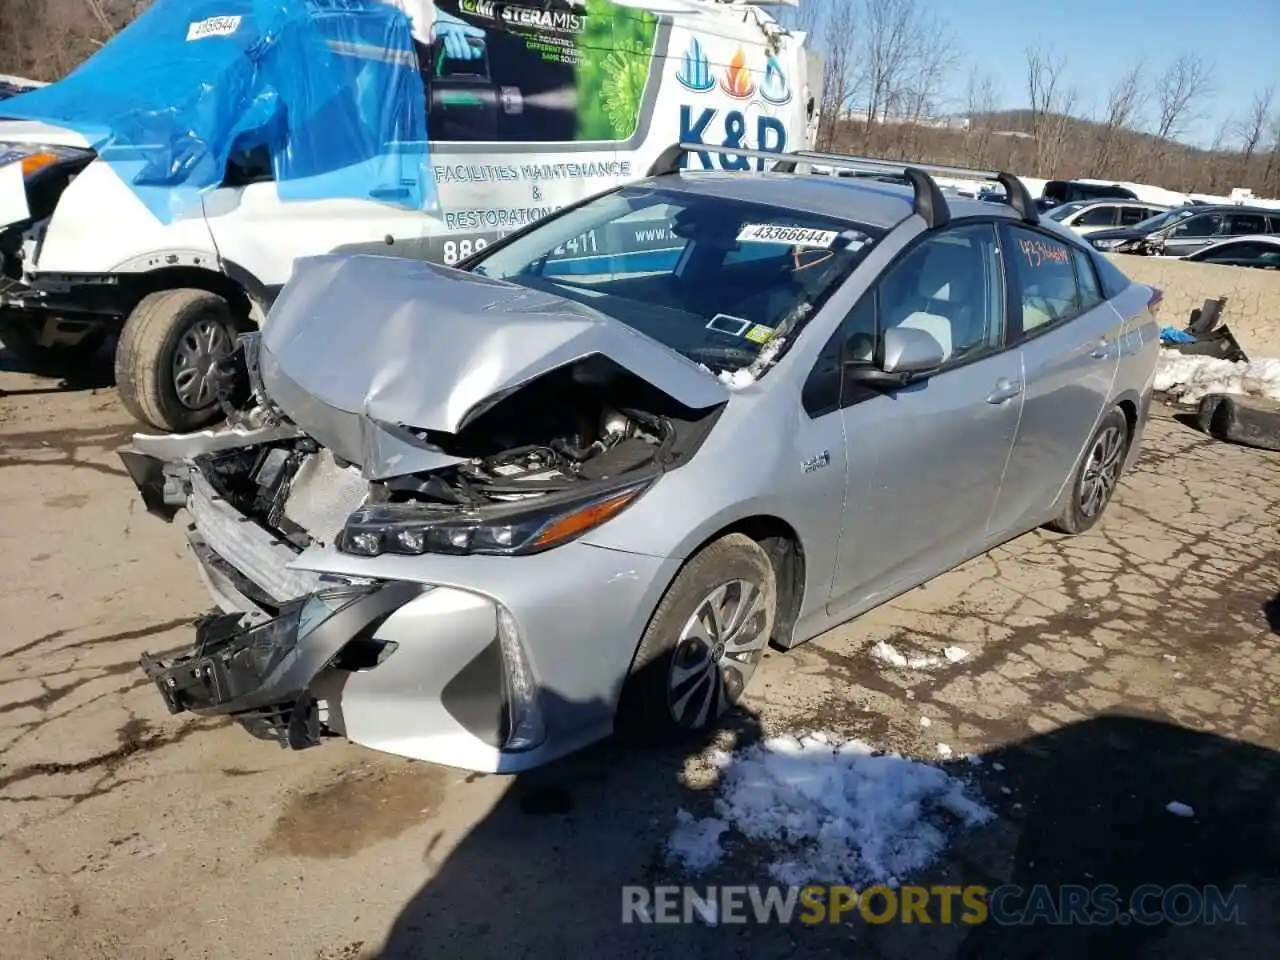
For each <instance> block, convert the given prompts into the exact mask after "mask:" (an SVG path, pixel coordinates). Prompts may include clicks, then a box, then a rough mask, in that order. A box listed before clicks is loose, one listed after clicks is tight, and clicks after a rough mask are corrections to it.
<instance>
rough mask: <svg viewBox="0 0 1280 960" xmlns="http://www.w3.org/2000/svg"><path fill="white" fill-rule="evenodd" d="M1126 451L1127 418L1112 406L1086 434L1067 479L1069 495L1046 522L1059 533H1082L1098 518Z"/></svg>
mask: <svg viewBox="0 0 1280 960" xmlns="http://www.w3.org/2000/svg"><path fill="white" fill-rule="evenodd" d="M1128 453H1129V421H1128V420H1126V419H1125V415H1124V413H1123V412H1122V411H1121V410H1119V409H1113V410H1112V411H1111V412H1110V413H1108V414H1107V415H1106V416H1105V417H1103V418H1102V423H1100V424H1098V429H1097V430H1095V431H1094V433H1093V436H1092V437H1090V438H1089V445H1088V446H1087V447H1085V454H1084V457H1083V458H1081V460H1080V466H1078V467H1076V475H1075V477H1074V478H1073V479H1072V482H1071V497H1070V499H1069V500H1068V501H1067V505H1066V506H1065V507H1063V508H1062V513H1061V515H1059V516H1058V518H1057V519H1056V520H1054V521H1053V522H1051V523H1050V524H1049V529H1051V530H1057V531H1058V532H1059V533H1084V532H1085V531H1086V530H1089V529H1090V528H1092V527H1093V525H1094V524H1096V523H1097V522H1098V521H1099V520H1100V519H1102V512H1103V511H1104V510H1106V509H1107V504H1109V503H1110V502H1111V497H1112V495H1113V494H1114V493H1115V490H1116V486H1117V484H1119V482H1120V474H1121V473H1122V472H1123V471H1124V462H1125V458H1126V457H1127V456H1128Z"/></svg>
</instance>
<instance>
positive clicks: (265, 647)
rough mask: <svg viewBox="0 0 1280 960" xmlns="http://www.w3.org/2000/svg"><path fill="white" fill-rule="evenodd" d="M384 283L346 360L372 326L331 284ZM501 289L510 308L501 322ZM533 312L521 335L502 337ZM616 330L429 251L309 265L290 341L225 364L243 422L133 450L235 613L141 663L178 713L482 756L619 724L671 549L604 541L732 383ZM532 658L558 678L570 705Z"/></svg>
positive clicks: (438, 754) (134, 461)
mask: <svg viewBox="0 0 1280 960" xmlns="http://www.w3.org/2000/svg"><path fill="white" fill-rule="evenodd" d="M397 276H398V277H400V281H399V282H400V283H401V286H402V290H401V292H400V293H399V294H397V293H394V292H393V288H394V287H395V285H396V283H397V281H396V279H395V278H396V277H397ZM446 282H448V283H450V284H451V289H450V297H451V300H452V302H453V303H454V308H453V311H452V314H453V315H455V316H456V318H457V319H456V322H457V327H456V328H455V331H454V332H455V333H458V335H457V336H452V337H451V336H448V335H447V334H446V335H444V336H441V333H440V327H441V325H442V324H443V325H445V326H446V327H447V326H448V324H449V322H450V321H449V320H448V319H447V317H446V315H448V314H450V311H449V310H447V309H444V308H441V307H439V306H438V305H437V306H435V307H432V308H431V312H432V314H433V323H432V328H433V329H434V330H435V334H434V337H436V338H439V346H437V347H435V348H434V349H433V350H431V351H430V352H432V353H434V354H435V355H436V356H437V358H438V360H439V365H436V364H432V366H431V368H430V369H422V370H418V369H415V368H414V367H413V366H412V365H407V364H406V363H405V358H413V357H418V356H425V355H428V348H427V347H426V345H423V346H422V348H421V349H419V348H418V347H417V346H416V345H415V344H414V343H413V342H412V339H413V337H414V336H415V334H414V331H415V330H417V329H421V328H422V323H421V320H422V313H423V311H424V310H426V309H427V308H425V307H424V304H425V303H429V302H432V300H431V298H430V297H428V298H425V299H423V298H420V297H418V296H417V293H418V288H419V286H420V285H424V284H425V285H426V287H427V288H428V289H430V287H431V286H432V284H441V283H446ZM371 286H372V287H373V288H374V289H379V290H381V291H383V295H382V297H381V298H380V299H382V300H383V303H382V307H384V308H386V309H387V311H388V312H387V316H388V317H389V321H388V324H387V326H386V329H387V331H388V332H387V334H386V335H385V336H383V337H379V338H376V340H374V341H373V342H370V341H369V338H368V334H367V331H366V333H365V334H364V336H365V338H366V340H365V342H364V343H363V344H357V343H356V342H355V341H354V340H352V341H351V342H350V343H349V344H348V345H347V347H349V349H344V346H343V344H342V343H340V342H338V343H335V340H339V341H340V340H341V338H342V337H344V336H352V334H351V333H350V332H349V331H351V330H352V328H353V327H357V326H358V325H353V324H349V323H347V322H346V317H345V315H343V314H342V312H341V311H337V312H333V311H326V312H325V315H326V316H333V317H335V319H334V320H333V321H330V322H328V323H326V322H324V321H322V320H320V319H319V314H317V312H316V303H315V301H314V300H313V299H312V298H313V297H315V296H319V295H324V296H325V297H326V298H328V299H329V301H330V302H331V303H332V302H348V303H357V302H360V300H362V299H363V298H364V296H365V295H364V294H363V293H361V291H367V290H369V289H370V287H371ZM469 293H474V294H475V295H476V296H480V297H482V298H483V302H480V301H476V302H474V303H469V302H468V294H469ZM495 298H496V299H497V300H502V299H506V300H508V301H509V302H508V303H507V304H506V308H505V309H503V310H501V311H495V312H496V314H497V315H496V316H495V317H493V318H492V319H491V320H486V318H485V317H484V316H483V312H482V308H483V307H484V306H485V305H488V306H490V307H492V306H493V305H494V303H495ZM392 299H394V300H395V301H396V304H398V305H394V304H392V302H391V300H392ZM437 304H438V301H437ZM477 313H480V316H479V317H477V316H476V314H477ZM513 313H516V314H521V315H523V316H524V318H525V322H526V324H527V325H528V326H529V328H530V329H529V330H527V331H523V337H522V339H521V343H522V344H524V346H520V345H514V346H513V345H511V344H510V343H505V342H504V341H505V340H506V339H507V338H509V337H510V333H509V332H508V328H507V323H509V322H510V320H511V316H512V314H513ZM397 317H398V318H399V327H398V328H397V319H396V318H397ZM503 318H505V319H503ZM295 321H296V322H297V326H296V327H295V326H294V323H295ZM304 321H305V322H304ZM486 322H488V323H490V328H489V332H488V333H487V334H486V333H484V332H483V329H481V330H477V328H478V327H479V328H483V327H484V325H485V323H486ZM463 324H466V325H468V328H469V329H468V331H467V333H468V335H467V336H462V335H461V333H460V331H461V329H462V325H463ZM534 327H536V328H537V329H536V334H535V332H534V331H533V329H532V328H534ZM534 335H536V337H537V339H536V340H530V339H527V338H529V337H530V336H534ZM618 335H619V334H618V331H616V330H614V329H613V328H612V327H611V326H610V325H607V324H605V325H602V324H600V323H599V321H598V320H597V319H596V318H594V317H592V316H591V315H590V314H589V312H587V311H581V310H576V309H572V308H568V307H566V306H565V305H564V304H563V303H561V302H559V301H557V300H555V298H550V297H546V296H543V295H540V294H536V293H531V292H530V291H525V290H520V289H518V288H509V285H495V284H493V283H492V282H487V281H484V280H482V279H481V278H479V277H476V278H474V279H473V280H471V281H470V282H469V283H468V284H466V285H465V286H464V285H461V284H459V283H458V281H457V279H456V278H445V277H443V276H442V274H441V272H440V271H439V270H438V268H434V267H431V266H429V265H425V264H409V263H408V262H406V261H395V260H391V259H382V258H360V257H357V258H316V259H315V260H314V261H310V262H306V261H304V262H301V263H300V264H299V267H298V274H297V275H296V276H295V280H294V282H293V284H292V285H291V287H290V288H289V289H288V290H287V291H286V294H285V296H284V297H283V298H282V301H281V303H280V305H279V306H278V308H277V311H276V312H275V313H273V315H272V322H271V324H269V325H268V327H267V329H266V331H265V332H264V333H262V334H256V333H255V334H248V335H245V336H244V337H242V338H241V341H240V345H239V349H238V350H237V351H236V353H235V354H234V355H233V356H232V357H231V358H230V360H229V361H228V362H227V363H226V364H224V368H223V371H222V373H223V382H224V387H223V391H222V392H223V400H224V403H225V405H226V406H227V409H228V413H229V414H230V416H229V419H228V423H227V424H226V426H224V427H223V428H220V429H218V430H216V431H205V432H202V433H196V434H188V435H171V436H147V435H141V434H140V435H137V436H135V438H134V441H133V443H132V445H131V446H130V447H129V448H126V449H124V450H122V451H121V453H120V456H121V458H122V460H123V461H124V463H125V465H126V467H127V469H128V471H129V474H130V476H131V477H132V479H133V480H134V482H135V484H136V486H137V487H138V490H139V492H140V495H141V497H142V500H143V502H144V504H145V505H146V507H147V509H148V510H149V511H150V512H151V513H153V514H155V515H157V516H160V517H162V518H164V519H166V520H172V519H173V518H174V517H175V516H176V515H177V514H178V512H179V511H182V510H185V511H186V512H187V514H188V515H189V517H190V520H191V522H190V524H189V527H188V530H187V540H188V544H189V546H190V549H191V552H192V554H193V556H194V557H195V558H196V560H197V565H198V569H199V571H200V573H201V576H202V579H203V580H204V582H205V584H206V586H207V587H208V589H209V592H210V594H211V595H212V596H213V598H214V599H215V602H216V603H217V606H218V608H219V611H220V612H219V613H218V614H215V615H212V616H209V617H206V618H205V619H204V620H202V621H201V622H200V624H199V625H198V627H197V637H196V645H195V648H194V649H193V650H192V651H191V652H190V653H188V654H187V655H185V656H182V657H179V658H177V659H176V660H169V661H160V660H157V659H155V658H152V657H149V656H148V657H144V659H143V662H142V666H143V669H144V671H145V673H146V674H147V676H148V677H149V678H151V679H152V680H153V681H154V682H155V683H156V685H157V687H158V688H159V690H160V692H161V694H162V696H163V697H164V699H165V702H166V704H167V706H168V707H169V709H170V710H171V711H174V712H182V711H192V712H194V713H197V714H201V715H225V716H230V717H232V718H233V719H235V720H236V721H237V722H239V723H240V724H241V725H242V726H244V727H245V728H246V729H247V730H248V731H249V732H250V733H252V734H254V735H255V736H257V737H260V738H263V739H268V740H274V741H276V742H278V743H280V744H281V745H283V746H287V747H291V748H294V749H300V748H304V747H308V746H313V745H315V744H317V743H319V742H320V741H321V739H322V737H324V736H326V735H340V736H345V737H347V738H349V739H352V740H354V741H356V742H359V743H363V744H365V745H368V746H371V747H375V748H378V749H384V750H388V751H390V752H395V753H400V754H403V755H406V756H412V757H417V758H421V759H429V760H433V761H438V762H443V763H451V764H454V765H458V766H463V767H468V768H475V769H486V770H503V769H520V768H523V767H525V766H529V765H535V764H538V763H541V762H544V760H545V759H548V758H549V755H550V754H551V753H554V754H556V755H558V754H560V753H563V752H566V751H567V750H571V749H576V748H577V747H578V746H581V745H583V744H585V743H586V742H589V741H590V740H593V739H598V738H599V737H600V736H603V735H607V733H608V727H609V723H610V718H611V713H612V700H613V699H614V693H615V691H613V690H612V689H611V688H613V687H615V686H616V680H617V678H619V677H621V676H622V675H624V674H625V672H626V669H627V659H628V658H629V656H630V653H631V649H632V648H633V647H634V638H635V637H636V636H638V635H639V632H640V631H641V630H643V626H644V623H643V617H642V613H641V612H642V611H644V610H645V609H646V608H649V607H651V606H652V603H653V601H654V596H653V592H654V590H655V589H658V588H659V587H660V585H661V584H663V583H664V582H665V581H666V580H667V579H669V577H670V574H671V573H672V572H673V567H672V565H673V563H675V561H672V560H670V559H664V558H656V557H643V556H638V555H632V554H628V553H624V552H621V551H617V550H610V549H607V548H602V547H597V546H593V545H590V544H587V543H584V542H582V541H581V540H580V538H581V537H582V535H583V534H585V533H587V532H589V531H590V530H592V529H594V528H596V527H598V526H599V525H601V524H602V523H604V522H606V521H607V520H608V519H609V518H611V517H613V516H615V515H616V514H618V513H620V512H621V511H623V510H625V509H627V508H628V507H629V506H631V505H632V504H633V503H635V502H636V501H637V500H639V499H640V498H641V497H643V496H644V494H645V493H646V492H647V491H648V490H649V489H650V488H651V487H652V486H653V484H654V483H655V482H656V481H657V480H658V479H659V477H661V476H662V475H663V473H664V471H666V470H668V469H670V468H672V467H673V466H676V465H678V464H679V463H680V462H681V461H682V460H683V459H685V458H687V457H688V456H689V455H690V454H691V453H692V452H693V450H694V449H696V447H697V446H698V444H699V443H700V442H701V441H702V439H703V438H705V436H706V434H707V432H708V430H709V429H710V427H711V425H712V424H713V423H714V422H715V419H716V417H717V416H718V413H719V411H720V409H721V408H722V406H723V403H724V400H725V399H726V398H727V392H726V390H725V388H724V386H723V385H721V384H720V383H718V382H717V381H716V380H715V379H714V378H713V377H711V376H709V375H707V374H706V373H705V372H703V371H700V370H698V369H697V368H696V367H695V366H693V365H692V364H688V363H687V362H686V361H683V360H681V359H680V358H678V357H676V356H675V355H673V354H669V353H667V352H666V351H664V350H663V349H661V348H659V347H657V345H653V347H651V348H648V349H647V350H646V349H645V348H644V347H642V348H641V349H636V344H635V343H633V342H630V339H631V335H629V334H622V336H624V337H626V338H627V339H628V343H627V344H626V346H625V348H620V347H618V346H611V345H610V344H609V343H608V340H609V338H611V337H616V336H618ZM530 344H532V345H530ZM557 344H559V345H560V346H559V347H557ZM335 348H336V349H335ZM611 353H612V354H615V355H619V354H624V355H626V356H627V357H628V362H629V363H630V364H631V365H632V366H633V367H636V368H638V369H640V370H642V371H645V372H647V373H648V374H649V375H650V376H651V377H652V378H653V379H656V380H659V381H660V382H664V383H665V384H666V385H667V386H668V390H669V391H670V392H676V393H680V394H681V395H682V398H683V400H685V401H689V403H682V402H681V400H680V399H676V398H675V397H673V396H670V395H669V394H668V393H666V392H663V391H659V390H656V389H654V388H653V387H652V386H651V385H650V384H649V383H648V382H647V381H645V380H644V379H642V378H641V377H640V376H638V375H637V374H636V373H634V372H632V371H631V370H628V369H626V368H625V367H623V366H622V365H621V364H619V363H618V362H616V361H615V360H613V359H611V357H610V356H609V354H611ZM681 366H683V367H684V368H685V369H681ZM664 368H668V369H665V370H664ZM442 370H453V371H457V372H458V374H460V375H452V376H442V375H441V373H440V371H442ZM672 370H674V371H675V373H674V374H673V373H672V372H671V371H672ZM300 371H306V373H305V374H303V373H301V372H300ZM304 379H305V382H306V385H305V386H303V385H302V383H300V382H299V381H301V380H304ZM278 398H285V399H284V400H283V403H282V402H281V401H280V400H278ZM285 404H287V409H288V411H289V413H288V415H286V414H285V413H284V409H285V406H284V405H285ZM689 404H693V406H691V405H689ZM423 423H426V424H430V425H431V427H430V428H425V429H424V428H422V427H419V426H417V424H423ZM409 424H414V426H410V425H409ZM517 558H518V562H519V564H520V566H519V569H518V571H516V570H514V569H513V567H512V566H511V564H512V561H513V560H517ZM513 572H516V573H518V576H516V577H513V576H512V573H513ZM619 610H620V611H622V615H621V616H614V615H612V614H611V613H610V612H611V611H613V612H616V611H619ZM611 634H616V635H617V637H616V639H613V638H611V637H610V635H611ZM602 635H603V636H602ZM530 637H534V638H535V639H534V640H533V641H532V642H533V643H534V644H535V645H536V646H537V647H538V649H537V650H536V651H531V650H530V642H531V641H530ZM623 637H628V640H627V641H626V642H619V641H621V640H622V638H623ZM535 661H536V662H535ZM535 672H538V673H541V674H542V675H543V676H544V677H545V676H550V675H554V676H555V677H556V680H557V682H556V684H554V687H555V688H556V690H557V691H559V692H558V694H557V695H555V696H553V697H551V702H547V700H548V695H547V694H546V693H545V692H543V693H539V690H540V689H541V690H544V691H545V689H546V687H547V685H546V684H545V683H542V684H540V683H539V682H538V681H537V678H536V677H535ZM570 718H572V719H570ZM548 723H551V724H553V725H555V726H557V727H558V728H559V730H560V735H559V736H557V737H556V738H555V739H554V743H551V744H548V740H547V726H548Z"/></svg>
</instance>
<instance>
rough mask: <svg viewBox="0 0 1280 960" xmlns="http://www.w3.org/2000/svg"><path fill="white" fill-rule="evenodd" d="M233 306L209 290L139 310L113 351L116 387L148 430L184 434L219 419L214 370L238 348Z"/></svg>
mask: <svg viewBox="0 0 1280 960" xmlns="http://www.w3.org/2000/svg"><path fill="white" fill-rule="evenodd" d="M235 338H236V324H235V321H234V319H233V317H232V313H231V306H230V304H228V303H227V301H226V300H225V299H224V298H222V297H220V296H218V295H217V294H216V293H209V292H208V291H207V290H195V289H183V290H163V291H161V292H159V293H153V294H150V295H148V296H146V297H144V298H143V299H142V301H141V302H140V303H139V304H138V305H137V306H136V307H135V308H134V310H133V313H131V314H130V315H129V319H128V321H127V322H126V323H125V325H124V330H123V331H122V332H121V334H120V343H119V345H118V346H117V347H116V386H117V387H118V389H119V391H120V400H121V402H122V403H123V404H124V406H125V409H126V410H128V411H129V413H131V414H132V415H133V416H134V417H135V418H137V419H138V420H141V421H142V422H143V423H148V424H150V425H151V426H153V427H156V428H157V429H159V430H165V431H168V432H170V433H186V432H187V431H190V430H196V429H199V428H200V427H204V426H208V425H209V424H211V423H214V422H215V421H217V420H219V419H221V417H222V408H221V405H220V404H219V403H218V376H217V370H216V367H217V365H218V362H219V361H220V360H222V359H223V358H224V357H227V356H230V355H231V353H232V351H233V350H234V348H235Z"/></svg>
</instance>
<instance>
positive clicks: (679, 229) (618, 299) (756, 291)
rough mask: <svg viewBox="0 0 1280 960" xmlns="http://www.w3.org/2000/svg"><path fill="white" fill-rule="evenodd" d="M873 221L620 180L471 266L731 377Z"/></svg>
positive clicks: (757, 356) (796, 322)
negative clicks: (574, 304) (597, 315)
mask: <svg viewBox="0 0 1280 960" xmlns="http://www.w3.org/2000/svg"><path fill="white" fill-rule="evenodd" d="M880 235H881V231H879V230H876V229H874V228H872V227H868V226H865V225H862V224H853V223H850V222H848V221H845V220H837V219H833V218H830V217H825V216H820V215H817V214H809V213H799V212H796V211H793V210H784V209H782V208H780V207H773V206H767V205H763V204H756V203H748V202H745V201H742V200H736V199H730V198H726V197H715V196H703V195H699V194H693V193H685V192H682V191H678V190H654V189H652V188H649V187H625V188H623V189H621V190H618V191H616V192H614V193H611V194H608V195H606V196H604V197H600V198H598V199H595V200H592V201H590V202H588V203H587V204H585V205H583V206H581V207H579V208H577V209H576V210H572V211H570V212H568V213H565V214H563V215H561V216H557V217H552V218H550V219H548V220H547V221H545V222H544V223H543V224H541V225H540V226H538V227H535V228H534V229H533V230H531V231H530V232H529V233H527V234H525V235H524V236H521V237H518V238H516V239H515V240H512V241H511V242H510V243H508V244H506V245H504V246H501V247H499V248H498V249H496V250H494V251H492V252H491V253H489V254H487V255H486V256H484V257H483V259H482V260H481V261H480V262H479V263H478V264H476V265H474V266H473V267H472V269H473V270H474V272H476V273H478V274H481V275H483V276H487V277H494V278H497V279H502V280H507V281H510V282H512V283H517V284H520V285H522V286H527V287H531V288H535V289H540V290H550V291H552V292H554V293H557V294H559V295H560V296H564V297H568V298H570V299H573V300H576V301H578V302H580V303H583V304H586V305H587V306H589V307H592V308H593V309H595V310H598V311H600V312H601V313H604V314H607V315H608V316H610V317H612V318H614V319H615V320H618V321H621V322H622V323H625V324H626V325H627V326H629V327H632V328H633V329H635V330H638V331H640V332H641V333H644V334H646V335H647V336H649V337H652V338H653V339H655V340H657V341H659V342H660V343H663V344H665V345H666V346H668V347H670V348H671V349H673V350H676V351H678V352H679V353H681V354H683V355H684V356H686V357H688V358H689V359H691V360H693V361H694V362H696V363H700V364H702V365H703V366H705V367H707V369H709V370H711V371H713V372H715V373H718V374H722V375H724V376H723V378H724V379H728V380H731V381H733V382H737V381H739V380H740V379H741V378H737V377H734V376H733V374H735V373H736V372H738V371H747V372H748V374H749V376H748V379H753V378H754V377H755V376H757V375H759V374H760V373H763V372H764V368H765V367H767V366H768V365H769V364H770V363H771V362H773V361H775V360H776V359H777V358H778V357H779V356H780V355H781V353H782V351H783V350H785V349H786V347H787V346H789V344H790V342H791V341H792V340H793V339H794V337H795V334H796V333H797V332H798V331H799V329H800V328H801V327H802V326H803V325H804V323H805V321H806V320H807V319H808V318H809V317H810V316H811V315H812V314H813V312H814V311H816V310H817V309H819V308H820V307H821V306H822V304H823V303H824V302H825V301H826V299H827V297H828V296H830V295H831V293H832V292H834V291H835V289H836V288H837V287H839V285H840V283H841V282H842V281H843V280H844V279H845V278H846V277H847V276H848V275H849V273H850V271H852V270H853V268H854V267H855V266H856V265H857V264H858V262H859V261H861V259H862V258H863V257H864V256H865V255H866V253H867V251H868V250H869V249H870V248H871V245H872V243H873V242H874V240H875V239H878V238H879V237H880Z"/></svg>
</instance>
